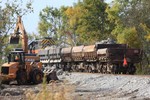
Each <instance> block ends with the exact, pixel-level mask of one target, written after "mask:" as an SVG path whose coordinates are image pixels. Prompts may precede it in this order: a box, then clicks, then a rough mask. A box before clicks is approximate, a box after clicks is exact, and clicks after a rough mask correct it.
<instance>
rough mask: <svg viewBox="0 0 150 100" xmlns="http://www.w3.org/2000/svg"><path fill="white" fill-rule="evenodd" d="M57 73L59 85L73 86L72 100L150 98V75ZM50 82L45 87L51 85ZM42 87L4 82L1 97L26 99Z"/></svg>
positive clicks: (1, 98) (15, 99)
mask: <svg viewBox="0 0 150 100" xmlns="http://www.w3.org/2000/svg"><path fill="white" fill-rule="evenodd" d="M58 77H59V79H60V80H61V81H59V82H57V83H56V84H57V85H59V84H65V85H67V86H69V85H72V87H74V88H72V93H71V95H73V96H74V97H73V98H71V99H73V100H78V99H79V100H150V76H145V77H143V76H135V75H133V76H132V75H108V74H90V73H63V74H62V75H59V76H58ZM50 84H51V83H50ZM50 84H47V87H46V88H48V89H49V88H50V87H52V85H50ZM66 88H67V87H66ZM42 89H43V84H38V85H23V86H18V85H16V83H15V82H14V83H12V84H11V85H1V87H0V100H26V99H27V98H26V94H27V93H28V91H29V90H32V92H33V93H34V94H38V93H39V92H40V91H41V90H42ZM58 91H59V90H58ZM50 100H51V99H50ZM67 100H69V99H67Z"/></svg>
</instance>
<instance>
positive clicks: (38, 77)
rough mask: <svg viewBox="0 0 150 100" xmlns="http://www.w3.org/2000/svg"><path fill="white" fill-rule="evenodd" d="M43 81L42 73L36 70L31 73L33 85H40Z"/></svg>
mask: <svg viewBox="0 0 150 100" xmlns="http://www.w3.org/2000/svg"><path fill="white" fill-rule="evenodd" d="M42 80H43V73H42V71H40V70H38V69H35V70H33V71H32V72H31V81H32V82H33V83H34V84H39V83H41V82H42Z"/></svg>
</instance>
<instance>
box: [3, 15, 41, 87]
mask: <svg viewBox="0 0 150 100" xmlns="http://www.w3.org/2000/svg"><path fill="white" fill-rule="evenodd" d="M19 39H21V40H22V48H21V49H14V50H13V51H11V52H10V53H9V55H8V57H7V58H8V62H7V63H4V64H3V65H2V67H1V78H2V83H9V82H10V81H12V80H17V83H18V84H20V85H21V84H26V83H33V84H38V83H40V82H42V79H43V72H42V64H41V62H40V59H39V57H38V56H37V55H36V54H33V53H28V36H27V33H26V31H25V28H24V26H23V22H22V21H21V17H20V16H19V17H18V21H17V24H16V28H15V30H14V33H13V34H12V35H11V36H10V44H18V43H19Z"/></svg>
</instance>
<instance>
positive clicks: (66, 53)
mask: <svg viewBox="0 0 150 100" xmlns="http://www.w3.org/2000/svg"><path fill="white" fill-rule="evenodd" d="M71 51H72V47H68V48H62V49H61V59H62V62H61V64H62V65H61V66H62V69H63V70H70V69H71V68H70V66H71V65H70V64H71V62H72V57H71Z"/></svg>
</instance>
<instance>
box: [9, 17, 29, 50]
mask: <svg viewBox="0 0 150 100" xmlns="http://www.w3.org/2000/svg"><path fill="white" fill-rule="evenodd" d="M20 38H21V40H22V49H23V50H24V52H26V53H27V52H28V36H27V33H26V31H25V28H24V25H23V22H22V21H21V16H19V17H18V21H17V24H16V28H15V30H14V33H13V34H12V35H11V36H10V38H9V43H10V44H19V39H20Z"/></svg>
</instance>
